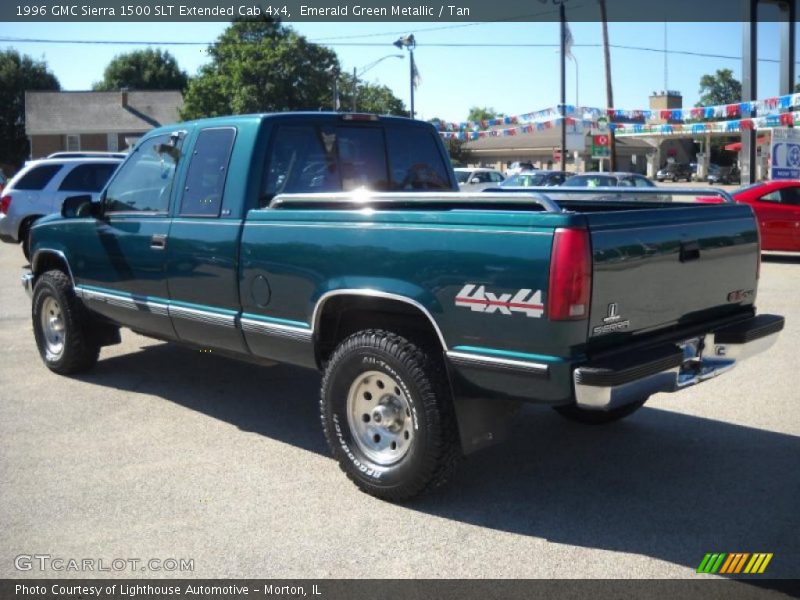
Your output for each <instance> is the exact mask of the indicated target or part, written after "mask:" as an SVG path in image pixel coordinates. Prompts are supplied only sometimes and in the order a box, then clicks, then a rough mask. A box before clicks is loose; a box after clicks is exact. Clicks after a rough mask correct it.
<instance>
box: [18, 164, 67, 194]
mask: <svg viewBox="0 0 800 600" xmlns="http://www.w3.org/2000/svg"><path fill="white" fill-rule="evenodd" d="M62 166H63V165H41V166H38V167H33V168H32V169H31V170H30V171H28V172H27V173H25V175H23V176H22V177H20V180H19V181H17V182H16V183H15V184H14V189H17V190H28V191H37V190H43V189H44V188H45V186H46V185H47V184H48V183H50V180H51V179H52V178H53V176H54V175H55V174H56V173H58V172H59V171H60V170H61V167H62Z"/></svg>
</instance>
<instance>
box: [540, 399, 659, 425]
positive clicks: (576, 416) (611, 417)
mask: <svg viewBox="0 0 800 600" xmlns="http://www.w3.org/2000/svg"><path fill="white" fill-rule="evenodd" d="M645 402H647V398H645V399H644V400H641V401H639V402H634V403H633V404H626V405H625V406H620V407H619V408H612V409H611V410H587V409H585V408H580V407H578V406H576V405H575V404H568V405H567V406H554V407H553V408H555V410H556V412H557V413H558V414H560V415H561V416H562V417H565V418H567V419H569V420H570V421H575V422H577V423H585V424H588V425H606V424H607V423H614V422H616V421H619V420H621V419H624V418H625V417H627V416H629V415H632V414H633V413H635V412H636V411H637V410H639V409H640V408H642V406H644V403H645Z"/></svg>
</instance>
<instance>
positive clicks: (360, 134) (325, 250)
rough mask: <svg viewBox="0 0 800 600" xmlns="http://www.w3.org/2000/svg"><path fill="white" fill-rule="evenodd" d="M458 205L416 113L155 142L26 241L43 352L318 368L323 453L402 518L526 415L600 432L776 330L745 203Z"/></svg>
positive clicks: (529, 197) (157, 137)
mask: <svg viewBox="0 0 800 600" xmlns="http://www.w3.org/2000/svg"><path fill="white" fill-rule="evenodd" d="M456 190H457V186H456V182H455V179H454V176H453V171H452V169H451V168H450V165H449V161H448V158H447V154H446V151H445V149H444V147H443V145H442V143H441V141H440V139H439V137H438V136H437V133H436V131H435V130H434V128H433V127H432V126H430V125H428V124H425V123H420V122H416V121H411V120H407V119H399V118H389V117H376V116H372V115H357V114H344V115H342V114H324V113H308V114H305V113H287V114H266V115H249V116H237V117H226V118H215V119H209V120H201V121H195V122H190V123H182V124H177V125H174V126H169V127H164V128H160V129H157V130H154V131H152V132H151V133H149V134H147V135H146V136H145V137H144V138H143V139H142V140H141V141H140V142H139V143H138V144H137V146H136V148H135V149H134V150H133V151H132V152H131V154H130V156H129V157H128V158H127V159H126V161H125V162H124V163H123V164H122V165H121V166H120V168H119V169H118V170H117V172H116V173H115V175H114V176H113V177H112V179H111V180H110V182H109V183H108V185H107V186H106V188H105V190H104V191H103V192H102V194H101V200H100V202H96V203H92V202H89V200H90V199H89V198H88V197H81V196H77V197H72V198H69V199H68V200H67V201H66V202H65V203H64V207H63V210H62V214H61V215H54V216H49V217H45V218H43V219H41V220H40V221H39V222H38V223H37V225H36V226H35V227H34V228H33V229H32V233H31V252H32V255H31V256H32V260H31V270H30V272H28V273H26V274H25V275H24V277H23V285H24V286H25V287H26V289H27V290H28V291H29V293H30V294H31V296H32V315H33V331H34V335H35V339H36V344H37V345H38V348H39V352H40V353H41V356H42V359H43V360H44V363H45V364H46V365H47V367H49V368H50V369H51V370H52V371H55V372H56V373H61V374H70V373H76V372H78V371H81V370H84V369H88V368H89V367H91V366H92V365H93V364H94V363H95V362H96V361H97V359H98V355H99V352H100V348H101V347H102V346H104V345H109V344H113V343H116V342H118V341H119V339H120V334H119V328H120V327H126V328H130V329H132V330H134V331H136V332H139V333H142V334H144V335H148V336H152V337H155V338H159V339H163V340H170V341H177V342H182V343H186V344H191V345H195V346H197V347H200V348H213V349H214V351H215V352H223V353H228V354H230V355H234V356H238V357H242V358H245V359H248V360H260V361H265V362H275V361H278V362H286V363H291V364H295V365H300V366H303V367H308V368H311V369H319V370H321V371H323V372H324V377H323V381H322V391H321V400H320V412H321V421H322V428H323V430H324V433H325V437H326V438H327V441H328V444H329V445H330V448H331V451H332V453H333V455H334V457H335V458H336V459H337V461H338V462H339V465H340V466H341V468H342V470H343V471H344V472H345V473H346V474H347V475H348V476H349V477H350V478H351V479H352V480H353V481H354V482H355V483H356V484H357V485H358V486H359V487H360V488H361V489H362V490H364V491H366V492H368V493H371V494H373V495H375V496H378V497H380V498H384V499H388V500H393V501H399V500H403V499H406V498H410V497H412V496H414V495H416V494H418V493H420V492H422V491H424V490H426V489H429V488H432V487H434V486H437V485H439V484H441V483H442V482H443V481H445V479H446V478H447V477H448V475H449V474H450V473H451V472H452V470H453V468H454V467H455V466H456V464H457V463H458V462H459V460H460V458H461V457H462V456H463V455H464V454H465V453H469V452H471V451H473V450H475V449H478V448H481V447H483V446H486V445H488V444H490V443H493V442H495V441H497V440H498V439H500V438H501V437H502V436H503V434H504V431H505V429H506V427H507V424H508V422H509V416H510V415H513V413H514V411H515V410H516V409H517V408H518V407H519V406H520V403H522V402H536V403H542V404H547V405H550V406H552V407H553V408H555V409H556V410H557V411H558V412H559V413H561V414H562V415H564V416H565V417H567V418H570V419H574V420H577V421H582V422H587V423H607V422H612V421H615V420H618V419H620V418H622V417H625V416H627V415H629V414H630V413H632V412H633V411H635V410H636V409H637V408H639V407H641V406H642V404H644V402H645V401H646V400H647V399H648V397H649V396H650V395H652V394H654V393H657V392H674V391H678V390H681V389H683V388H685V387H686V386H689V385H692V384H696V383H699V382H702V381H704V380H707V379H709V378H711V377H713V376H715V375H718V374H721V373H723V372H725V371H727V370H729V369H730V368H731V367H733V366H735V365H736V364H737V363H738V362H739V361H741V360H742V359H744V358H746V357H747V356H749V355H751V354H753V353H756V352H759V351H761V350H764V349H765V348H767V347H768V346H769V345H770V344H771V343H773V342H774V341H775V339H776V337H777V334H778V332H779V331H780V330H781V329H782V328H783V318H782V317H780V316H774V315H759V316H756V311H755V307H754V302H755V299H756V287H757V283H758V276H759V264H760V254H759V238H758V230H757V227H756V222H755V221H754V219H753V215H752V213H751V211H750V208H749V207H747V206H742V205H737V204H722V205H707V204H705V205H704V204H688V203H680V202H671V203H667V202H660V201H656V202H652V201H651V202H644V201H630V200H619V199H614V200H608V199H606V200H602V199H600V200H597V199H595V200H591V199H590V200H584V201H581V200H575V199H568V200H564V201H559V202H556V201H553V200H551V199H550V198H548V197H547V196H546V195H545V194H543V193H538V194H489V193H478V194H460V193H457V192H456ZM709 391H710V392H713V387H710V389H709ZM298 401H300V399H298Z"/></svg>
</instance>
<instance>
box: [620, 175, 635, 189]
mask: <svg viewBox="0 0 800 600" xmlns="http://www.w3.org/2000/svg"><path fill="white" fill-rule="evenodd" d="M635 181H636V180H635V179H633V178H632V177H626V178H624V179H620V180H619V184H618V185H619V187H634V183H635Z"/></svg>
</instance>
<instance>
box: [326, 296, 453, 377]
mask: <svg viewBox="0 0 800 600" xmlns="http://www.w3.org/2000/svg"><path fill="white" fill-rule="evenodd" d="M311 323H312V327H313V331H314V346H315V347H314V352H315V357H316V360H317V364H318V366H320V367H321V366H322V365H324V364H325V362H326V361H327V359H328V358H329V357H330V355H331V353H332V352H333V350H334V349H335V348H336V346H337V345H338V343H339V342H341V341H342V340H344V339H345V338H346V337H347V336H348V335H350V334H351V333H354V332H355V331H358V330H360V329H370V328H378V329H388V330H394V329H399V331H395V333H400V334H406V335H409V334H411V337H413V338H416V339H420V338H422V340H421V341H423V342H427V343H428V344H435V346H437V347H438V348H439V349H440V350H441V352H446V351H447V349H448V347H447V342H446V341H445V338H444V334H443V333H442V330H441V328H440V327H439V325H438V323H437V322H436V320H435V319H434V317H433V315H432V314H431V312H430V310H428V308H426V307H425V306H424V305H423V304H422V303H421V302H419V301H418V300H415V299H413V298H409V297H408V296H404V295H402V294H395V293H392V292H382V291H376V290H369V289H341V290H333V291H330V292H327V293H325V294H323V295H322V296H321V297H320V299H319V300H318V301H317V304H316V305H315V307H314V313H313V316H312V322H311Z"/></svg>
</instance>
